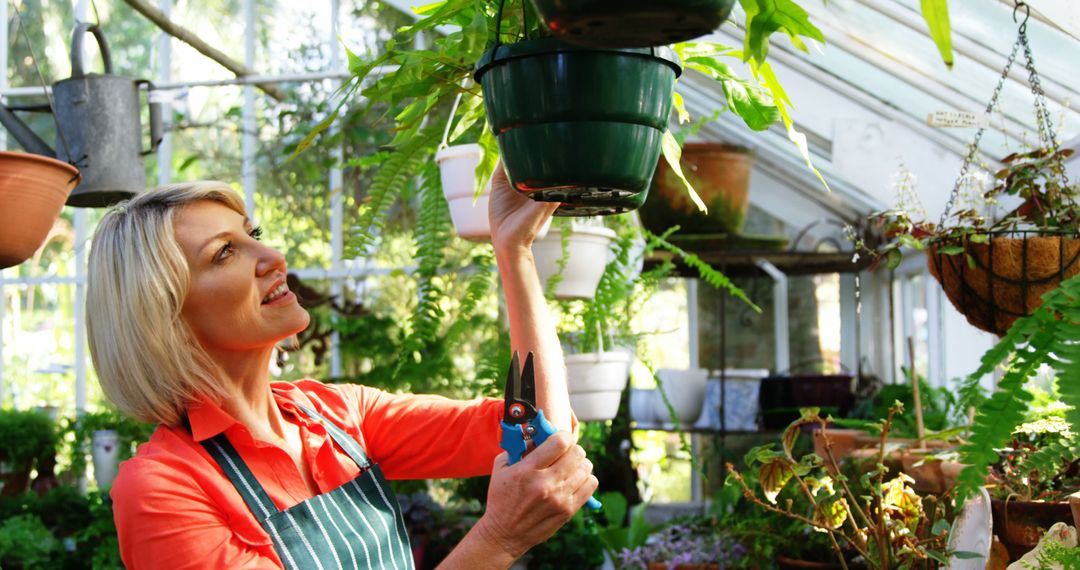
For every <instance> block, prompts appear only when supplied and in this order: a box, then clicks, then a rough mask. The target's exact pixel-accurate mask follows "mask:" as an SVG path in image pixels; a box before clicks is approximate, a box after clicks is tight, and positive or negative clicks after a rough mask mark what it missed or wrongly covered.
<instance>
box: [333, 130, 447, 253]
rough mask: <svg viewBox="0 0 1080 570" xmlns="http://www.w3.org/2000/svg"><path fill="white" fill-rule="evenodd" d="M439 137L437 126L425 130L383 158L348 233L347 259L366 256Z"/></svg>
mask: <svg viewBox="0 0 1080 570" xmlns="http://www.w3.org/2000/svg"><path fill="white" fill-rule="evenodd" d="M440 136H441V133H440V132H439V129H438V128H437V127H434V126H432V127H428V128H426V129H424V130H423V131H421V132H420V133H419V134H418V135H417V136H416V137H414V138H412V139H410V140H408V141H406V142H405V144H403V145H402V146H401V147H399V148H397V149H395V150H394V151H393V152H392V153H390V154H389V156H387V158H386V161H385V162H384V163H383V165H382V167H381V168H379V170H378V172H376V173H375V176H374V178H373V179H372V181H371V187H370V188H369V189H368V194H367V196H366V197H365V199H364V203H363V204H361V206H360V219H359V220H357V222H356V224H355V225H354V226H353V227H352V228H350V230H349V239H348V241H347V243H346V251H347V255H348V256H349V257H358V256H363V255H368V254H369V250H370V248H371V247H372V246H373V245H374V243H375V239H376V234H377V233H378V232H379V231H381V230H382V228H383V224H384V223H385V221H386V212H387V211H388V210H389V209H390V206H391V205H392V204H393V203H394V200H395V199H396V198H397V196H398V195H399V194H400V193H401V192H402V190H403V189H404V188H405V187H406V185H408V184H409V182H410V177H412V176H413V175H414V174H415V173H416V172H418V171H419V170H420V169H421V168H422V167H423V166H424V161H426V160H430V159H431V155H432V153H433V152H434V151H435V147H436V145H437V144H438V142H439V138H440Z"/></svg>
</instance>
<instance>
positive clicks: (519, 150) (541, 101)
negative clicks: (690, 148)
mask: <svg viewBox="0 0 1080 570" xmlns="http://www.w3.org/2000/svg"><path fill="white" fill-rule="evenodd" d="M681 72H682V67H681V66H680V65H679V63H678V58H677V56H676V55H675V52H674V51H672V50H671V49H669V48H666V47H664V48H640V49H591V48H586V47H582V46H578V45H574V44H570V43H567V42H564V41H561V40H559V39H557V38H541V39H535V40H525V41H521V42H518V43H515V44H510V45H496V46H495V47H494V48H492V49H491V50H488V52H487V53H485V54H484V56H483V57H482V58H481V59H480V62H479V63H478V64H477V67H476V73H475V78H476V81H477V82H478V83H480V84H481V86H482V87H483V92H484V106H485V107H486V110H487V117H488V123H489V124H490V125H491V128H492V130H493V131H494V133H495V135H496V137H497V140H498V144H499V152H500V155H501V157H502V160H503V163H504V164H505V166H506V170H507V174H508V175H509V178H510V181H511V183H512V184H513V186H514V188H516V189H517V190H518V191H520V192H524V193H527V194H528V195H529V196H530V197H531V198H533V199H534V200H539V201H543V202H563V203H567V204H569V205H568V206H565V207H563V208H561V209H560V211H558V212H556V214H557V215H583V214H589V215H592V214H600V213H602V214H615V213H621V212H626V211H630V210H632V209H634V208H636V207H638V206H640V205H641V202H643V201H644V196H641V197H640V198H634V197H635V196H637V195H639V194H643V193H644V192H646V191H647V190H648V188H649V184H650V182H651V180H652V176H653V171H654V170H655V169H656V163H657V160H658V159H659V158H660V145H661V141H662V139H663V134H664V131H665V130H666V129H667V124H668V118H669V116H670V114H671V103H672V93H673V91H674V87H675V79H676V78H677V77H678V76H679V75H680V73H681Z"/></svg>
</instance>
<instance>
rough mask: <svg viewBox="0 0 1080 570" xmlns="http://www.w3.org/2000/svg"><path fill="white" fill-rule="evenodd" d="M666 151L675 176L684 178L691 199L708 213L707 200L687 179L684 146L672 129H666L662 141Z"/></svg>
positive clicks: (665, 154)
mask: <svg viewBox="0 0 1080 570" xmlns="http://www.w3.org/2000/svg"><path fill="white" fill-rule="evenodd" d="M662 148H663V151H664V160H667V163H668V166H670V167H671V171H672V172H674V173H675V176H678V177H679V180H682V183H683V184H685V185H686V192H687V193H688V194H689V195H690V200H692V201H693V202H694V204H695V205H696V206H697V207H698V209H699V210H701V211H702V213H705V214H708V213H709V208H708V207H706V206H705V202H703V201H701V196H698V193H697V190H694V187H693V185H691V184H690V181H689V180H687V179H686V175H684V174H683V171H682V164H680V162H681V161H682V147H680V146H679V141H677V140H675V135H673V134H671V131H670V130H665V131H664V139H663V143H662Z"/></svg>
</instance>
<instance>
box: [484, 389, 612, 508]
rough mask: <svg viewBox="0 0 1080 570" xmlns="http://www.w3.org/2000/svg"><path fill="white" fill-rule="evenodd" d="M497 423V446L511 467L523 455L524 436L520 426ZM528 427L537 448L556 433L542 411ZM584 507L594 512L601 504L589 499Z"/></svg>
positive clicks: (538, 411)
mask: <svg viewBox="0 0 1080 570" xmlns="http://www.w3.org/2000/svg"><path fill="white" fill-rule="evenodd" d="M499 423H500V424H501V427H502V441H501V442H500V443H499V446H500V447H502V448H503V449H505V450H506V453H507V455H509V456H510V460H509V464H510V465H513V464H515V463H517V462H518V461H521V456H522V455H525V436H524V435H523V434H522V433H521V426H516V425H512V424H508V423H506V422H499ZM529 425H530V426H532V427H533V429H534V433H533V435H532V440H533V443H535V444H536V445H538V446H539V445H540V444H542V443H544V442H545V441H547V438H548V436H550V435H551V434H553V433H555V431H556V430H555V428H554V426H552V425H551V423H549V422H548V421H547V418H545V417H544V410H537V411H536V417H535V418H533V419H531V420H529ZM585 506H586V507H589V508H590V509H593V510H595V509H599V508H600V507H601V504H600V501H597V500H596V498H595V497H589V500H588V501H587V502H586V503H585Z"/></svg>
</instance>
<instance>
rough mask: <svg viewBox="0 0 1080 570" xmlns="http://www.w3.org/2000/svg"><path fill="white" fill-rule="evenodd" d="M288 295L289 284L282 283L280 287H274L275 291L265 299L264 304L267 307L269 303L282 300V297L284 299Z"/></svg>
mask: <svg viewBox="0 0 1080 570" xmlns="http://www.w3.org/2000/svg"><path fill="white" fill-rule="evenodd" d="M288 294H289V286H288V285H287V284H285V283H282V284H281V285H278V286H277V287H274V290H273V291H270V293H269V294H268V295H267V296H266V297H264V298H263V300H262V304H263V305H265V304H267V303H273V302H274V301H277V300H278V299H280V298H282V297H284V296H285V295H288Z"/></svg>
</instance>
